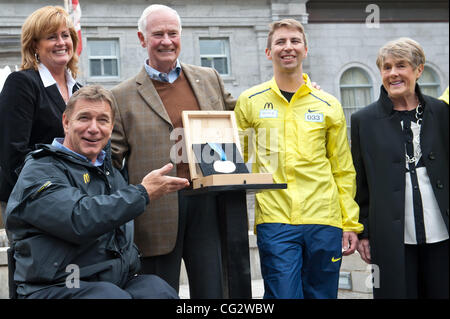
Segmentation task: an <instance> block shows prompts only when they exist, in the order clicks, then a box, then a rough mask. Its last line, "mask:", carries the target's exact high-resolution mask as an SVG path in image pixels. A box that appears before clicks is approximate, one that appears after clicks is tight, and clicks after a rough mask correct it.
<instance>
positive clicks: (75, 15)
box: [70, 0, 83, 55]
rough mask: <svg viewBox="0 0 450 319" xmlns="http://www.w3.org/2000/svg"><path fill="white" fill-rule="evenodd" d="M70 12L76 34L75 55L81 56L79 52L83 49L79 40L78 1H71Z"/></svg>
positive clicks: (79, 14)
mask: <svg viewBox="0 0 450 319" xmlns="http://www.w3.org/2000/svg"><path fill="white" fill-rule="evenodd" d="M71 9H72V10H70V12H71V13H70V15H71V16H72V20H73V25H74V26H75V31H77V33H78V47H77V54H78V55H80V54H81V50H82V49H83V41H82V40H81V24H80V19H81V8H80V3H79V2H78V0H72V6H71Z"/></svg>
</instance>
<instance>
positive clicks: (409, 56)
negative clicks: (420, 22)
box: [377, 38, 425, 70]
mask: <svg viewBox="0 0 450 319" xmlns="http://www.w3.org/2000/svg"><path fill="white" fill-rule="evenodd" d="M388 56H390V57H392V58H394V59H396V60H406V61H408V63H409V64H411V66H412V67H413V69H414V70H415V69H417V67H418V66H419V65H421V64H425V53H424V51H423V49H422V47H421V46H420V44H419V43H417V42H416V41H414V40H413V39H410V38H399V39H395V40H392V41H389V42H388V43H386V44H385V45H384V46H383V47H382V48H381V49H380V50H379V51H378V57H377V66H378V69H380V70H381V68H382V67H383V64H384V60H385V59H386V58H387V57H388Z"/></svg>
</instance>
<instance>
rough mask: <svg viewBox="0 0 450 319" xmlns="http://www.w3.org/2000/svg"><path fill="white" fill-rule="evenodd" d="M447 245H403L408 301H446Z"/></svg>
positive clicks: (447, 286) (447, 287)
mask: <svg viewBox="0 0 450 319" xmlns="http://www.w3.org/2000/svg"><path fill="white" fill-rule="evenodd" d="M448 243H449V240H448V239H447V240H445V241H443V242H439V243H434V244H424V245H405V258H406V285H407V297H408V299H423V298H426V299H448V297H449V282H448V280H449V276H448V274H449V263H448V259H449V258H448V256H449V250H448V249H449V246H448Z"/></svg>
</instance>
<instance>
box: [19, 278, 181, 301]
mask: <svg viewBox="0 0 450 319" xmlns="http://www.w3.org/2000/svg"><path fill="white" fill-rule="evenodd" d="M19 298H20V299H178V295H177V293H176V292H175V290H174V289H173V288H172V287H170V286H169V285H168V284H167V283H166V282H164V280H162V279H161V278H158V277H157V276H152V275H139V276H134V277H132V278H131V279H130V280H129V281H128V282H127V283H126V285H125V286H124V287H122V288H121V287H119V286H116V285H114V284H113V283H110V282H106V281H94V282H92V281H91V282H88V281H80V286H79V287H78V288H68V287H66V285H64V284H62V285H58V286H52V287H48V288H45V289H42V290H38V291H36V292H34V293H32V294H31V295H29V296H20V295H19Z"/></svg>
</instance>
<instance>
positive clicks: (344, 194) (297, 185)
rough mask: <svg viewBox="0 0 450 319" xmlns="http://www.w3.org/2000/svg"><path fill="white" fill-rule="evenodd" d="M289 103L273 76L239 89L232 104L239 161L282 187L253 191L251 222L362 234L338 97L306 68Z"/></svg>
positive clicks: (345, 131) (353, 174) (351, 166)
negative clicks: (321, 87) (319, 85)
mask: <svg viewBox="0 0 450 319" xmlns="http://www.w3.org/2000/svg"><path fill="white" fill-rule="evenodd" d="M303 78H304V80H305V83H306V84H304V85H302V86H301V87H300V88H299V89H298V91H297V92H296V93H295V94H294V96H293V97H292V99H291V101H290V102H288V101H287V100H286V99H285V98H284V96H283V95H282V94H281V92H280V90H279V88H278V86H277V84H276V82H275V79H274V78H272V80H270V81H268V82H265V83H263V84H260V85H257V86H255V87H253V88H250V89H248V90H246V91H244V92H243V93H242V94H241V95H240V97H239V99H238V101H237V104H236V108H235V115H236V120H237V124H238V127H239V130H240V132H239V133H240V136H241V145H242V146H243V155H244V160H245V161H246V162H247V161H248V159H249V158H250V159H252V158H253V159H252V161H251V163H252V171H253V172H254V173H258V172H261V173H264V172H268V173H272V174H273V178H274V182H275V183H287V185H288V187H287V189H283V190H274V191H263V192H260V193H258V194H256V203H255V225H258V224H261V223H286V224H294V225H297V224H320V225H330V226H335V227H339V228H342V229H343V230H344V231H354V232H356V233H360V232H362V230H363V225H362V224H360V223H358V217H359V207H358V204H357V203H356V202H355V201H354V196H355V192H356V182H355V176H356V173H355V169H354V167H353V162H352V156H351V153H350V148H349V145H348V141H347V126H346V122H345V117H344V113H343V111H342V107H341V105H340V103H339V101H338V100H337V99H336V98H335V97H333V96H331V95H330V94H328V93H325V92H323V91H320V90H317V89H315V88H313V87H312V85H311V82H310V80H309V78H308V75H306V74H303Z"/></svg>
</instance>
